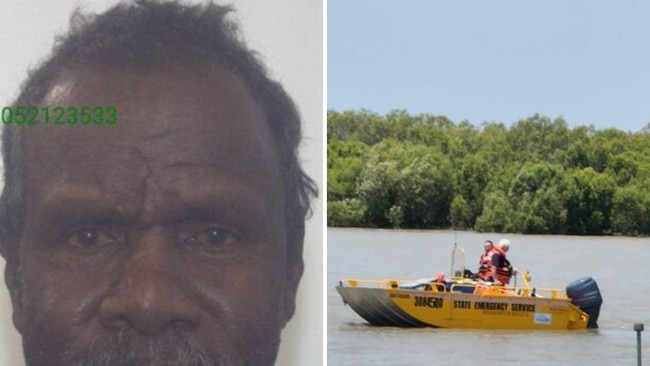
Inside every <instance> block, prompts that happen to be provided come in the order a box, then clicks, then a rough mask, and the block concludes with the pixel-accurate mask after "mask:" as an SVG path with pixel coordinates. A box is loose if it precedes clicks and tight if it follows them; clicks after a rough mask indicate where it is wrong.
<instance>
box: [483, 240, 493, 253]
mask: <svg viewBox="0 0 650 366" xmlns="http://www.w3.org/2000/svg"><path fill="white" fill-rule="evenodd" d="M492 248H493V245H492V243H490V242H489V241H486V242H485V243H483V249H485V252H486V253H487V252H489V251H490V250H492Z"/></svg>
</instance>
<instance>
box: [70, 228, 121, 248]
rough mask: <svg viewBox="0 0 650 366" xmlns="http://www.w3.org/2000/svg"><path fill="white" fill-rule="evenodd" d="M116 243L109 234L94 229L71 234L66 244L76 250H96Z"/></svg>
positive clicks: (80, 230) (85, 229) (84, 229)
mask: <svg viewBox="0 0 650 366" xmlns="http://www.w3.org/2000/svg"><path fill="white" fill-rule="evenodd" d="M117 242H118V241H117V239H116V238H115V237H113V236H112V235H111V234H109V233H107V232H105V231H103V230H99V229H95V228H83V229H79V230H77V231H75V232H73V233H72V234H71V235H70V236H69V237H68V239H67V241H66V244H67V245H69V246H71V247H73V248H77V249H96V248H102V247H105V246H110V245H114V244H116V243H117Z"/></svg>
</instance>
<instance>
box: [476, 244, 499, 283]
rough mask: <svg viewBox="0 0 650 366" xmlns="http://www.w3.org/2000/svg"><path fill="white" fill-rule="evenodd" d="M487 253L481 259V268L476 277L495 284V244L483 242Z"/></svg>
mask: <svg viewBox="0 0 650 366" xmlns="http://www.w3.org/2000/svg"><path fill="white" fill-rule="evenodd" d="M483 248H484V249H485V252H484V253H483V254H482V255H481V257H480V258H479V262H478V264H479V267H478V272H477V273H476V276H477V277H478V278H479V279H480V280H483V281H486V282H494V273H495V272H493V270H492V267H493V266H492V256H493V255H494V243H492V241H491V240H486V241H485V242H483Z"/></svg>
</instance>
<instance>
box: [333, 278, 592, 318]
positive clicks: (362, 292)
mask: <svg viewBox="0 0 650 366" xmlns="http://www.w3.org/2000/svg"><path fill="white" fill-rule="evenodd" d="M351 283H352V284H353V285H350V284H349V283H348V284H343V283H342V284H341V285H340V286H337V288H336V289H337V291H338V292H339V294H340V295H341V297H342V298H343V301H344V302H345V303H346V304H347V305H349V306H350V307H351V308H352V309H353V310H354V311H355V312H356V313H357V314H359V315H360V316H361V317H362V318H364V319H365V320H366V321H368V322H369V323H370V324H373V325H380V326H398V327H440V328H479V329H530V330H537V329H540V330H542V329H543V330H573V329H585V328H586V327H587V324H588V320H589V315H587V314H586V313H585V312H583V311H582V310H580V309H579V308H578V307H576V306H575V305H574V304H572V303H571V300H570V299H568V298H562V297H559V298H551V297H536V296H519V295H516V294H515V293H513V292H511V291H506V290H503V289H499V288H491V289H490V288H488V289H487V290H485V291H481V293H463V292H460V291H459V292H452V291H437V290H436V288H435V286H434V287H433V289H431V288H430V289H428V290H412V289H403V288H399V287H398V286H396V285H395V283H394V282H393V284H392V285H391V284H390V283H387V284H386V285H385V286H380V287H364V286H358V285H357V283H356V281H355V282H351ZM474 292H477V291H474Z"/></svg>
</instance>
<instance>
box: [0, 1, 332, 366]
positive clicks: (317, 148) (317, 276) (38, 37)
mask: <svg viewBox="0 0 650 366" xmlns="http://www.w3.org/2000/svg"><path fill="white" fill-rule="evenodd" d="M192 2H196V1H192ZM218 2H219V3H223V2H221V1H218ZM114 3H116V1H115V0H88V1H79V0H59V1H56V2H55V1H49V0H33V1H28V2H27V1H19V0H10V1H4V0H3V1H2V6H1V11H0V50H2V52H1V54H0V105H1V106H4V105H7V104H9V103H10V102H11V101H13V99H14V98H15V97H16V95H17V91H18V88H19V85H20V83H21V82H22V81H23V80H24V79H25V78H26V77H27V69H28V67H35V66H36V65H37V64H38V61H40V60H42V59H43V58H45V57H46V56H47V55H49V53H50V50H51V48H52V44H53V41H54V35H56V34H61V33H62V32H64V31H67V29H68V20H69V17H70V14H71V11H72V9H73V8H74V7H76V6H81V7H82V8H83V9H86V10H89V11H93V12H99V11H103V10H105V9H107V8H108V7H110V6H111V5H112V4H114ZM226 3H232V4H233V5H234V6H235V8H236V10H237V13H236V16H235V19H237V20H239V22H240V24H241V30H242V31H243V34H244V36H245V38H246V41H247V43H248V45H249V47H250V48H252V49H254V50H256V51H258V52H259V53H260V54H261V55H262V59H263V61H264V62H265V64H266V65H267V67H268V68H269V70H270V72H271V76H272V77H273V78H274V79H275V80H278V81H279V82H281V83H282V84H283V85H284V87H285V88H286V89H287V91H288V93H289V94H290V95H291V96H292V98H293V99H294V101H295V102H296V104H297V105H298V108H299V110H300V113H301V116H302V118H303V123H304V135H305V139H304V141H303V146H302V149H301V160H302V162H303V164H304V167H305V169H306V171H307V173H308V174H309V175H310V176H311V177H312V178H313V179H314V180H315V181H316V182H318V185H319V189H320V192H321V197H322V196H323V195H324V192H323V190H324V189H323V185H322V182H323V123H324V122H323V1H322V0H275V1H264V0H230V1H228V2H226ZM0 164H1V162H0ZM0 168H1V165H0ZM322 202H323V200H322V198H319V199H318V202H316V203H315V204H314V205H313V210H314V215H313V217H312V218H311V219H310V220H309V221H308V222H307V234H306V237H307V240H306V242H305V254H304V259H305V273H304V275H303V278H302V281H301V283H300V288H299V291H298V299H297V301H298V304H297V311H296V315H295V316H294V318H293V319H292V321H291V322H290V323H289V324H288V326H287V328H285V330H284V332H283V334H282V346H281V349H280V355H279V357H278V362H277V365H319V364H322V360H323V320H322V319H323V300H322V299H323V279H322V278H323V277H322V276H323V240H322V238H323V214H322V212H323V208H322ZM0 270H2V273H4V261H3V260H2V259H0ZM0 277H3V276H0ZM3 278H4V277H3ZM0 365H14V366H23V360H22V350H21V346H20V338H19V336H18V334H17V333H16V331H15V330H14V327H13V324H12V322H11V305H10V302H9V295H8V293H7V291H6V288H5V286H4V281H3V283H2V284H0Z"/></svg>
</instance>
